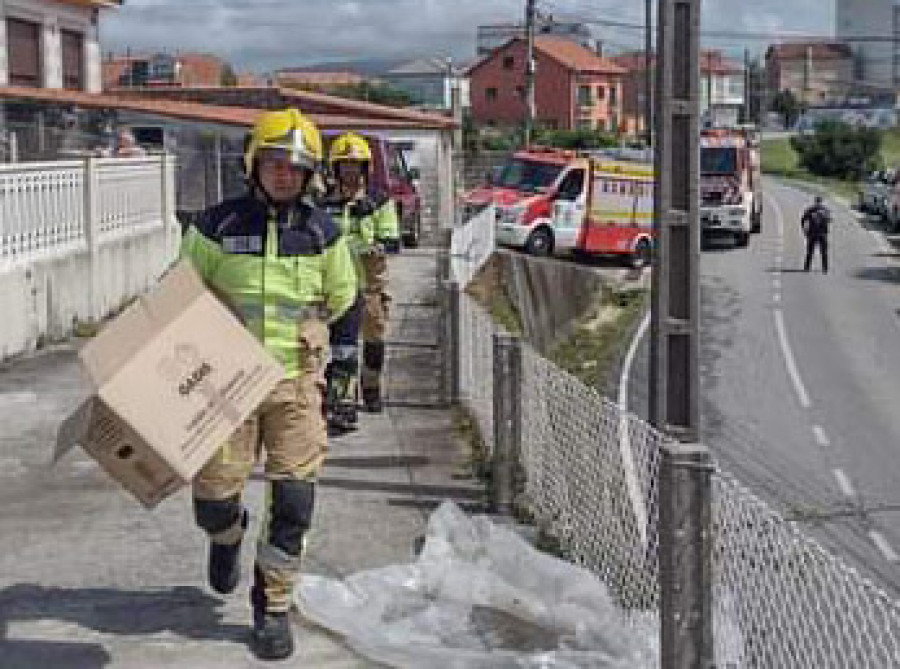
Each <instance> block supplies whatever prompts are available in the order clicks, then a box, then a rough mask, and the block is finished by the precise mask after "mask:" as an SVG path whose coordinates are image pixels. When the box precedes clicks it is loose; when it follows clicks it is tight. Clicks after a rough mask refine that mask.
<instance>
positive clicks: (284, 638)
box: [252, 612, 294, 660]
mask: <svg viewBox="0 0 900 669" xmlns="http://www.w3.org/2000/svg"><path fill="white" fill-rule="evenodd" d="M252 650H253V654H254V655H256V657H258V658H259V659H261V660H283V659H285V658H287V657H290V656H291V655H293V654H294V633H293V631H292V630H291V621H290V619H289V618H288V614H287V612H284V613H269V612H265V613H262V614H261V615H260V616H258V617H257V618H256V620H255V621H254V624H253V638H252Z"/></svg>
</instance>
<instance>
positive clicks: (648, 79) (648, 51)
mask: <svg viewBox="0 0 900 669" xmlns="http://www.w3.org/2000/svg"><path fill="white" fill-rule="evenodd" d="M644 138H645V141H646V142H647V147H648V148H649V147H651V146H653V0H647V5H646V7H645V8H644Z"/></svg>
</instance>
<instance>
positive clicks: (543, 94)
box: [469, 37, 626, 132]
mask: <svg viewBox="0 0 900 669" xmlns="http://www.w3.org/2000/svg"><path fill="white" fill-rule="evenodd" d="M534 57H535V81H534V90H535V107H536V120H537V123H538V125H542V126H544V127H548V128H558V129H575V128H591V129H595V130H603V131H610V132H618V131H619V129H620V123H621V122H622V79H623V76H624V75H625V72H626V71H625V69H624V68H622V67H619V66H618V65H615V64H614V63H612V62H611V61H609V60H608V59H606V58H603V57H601V56H599V55H597V54H596V53H594V52H593V51H591V50H590V49H587V48H585V47H583V46H581V45H580V44H577V43H576V42H573V41H571V40H566V39H562V38H556V37H538V38H536V39H535V42H534ZM525 59H526V44H525V40H523V39H521V38H514V39H511V40H510V41H509V42H507V43H506V44H505V45H503V46H501V47H500V48H498V49H497V50H495V51H494V52H492V53H491V54H490V55H489V56H488V57H487V58H485V59H484V60H482V61H480V62H479V63H477V64H476V65H475V66H473V67H472V69H470V70H469V77H470V81H471V83H470V95H471V104H472V118H473V119H474V120H475V122H476V123H478V124H485V125H495V126H513V125H519V124H521V123H523V122H524V119H525V111H526V108H525V104H526V102H525Z"/></svg>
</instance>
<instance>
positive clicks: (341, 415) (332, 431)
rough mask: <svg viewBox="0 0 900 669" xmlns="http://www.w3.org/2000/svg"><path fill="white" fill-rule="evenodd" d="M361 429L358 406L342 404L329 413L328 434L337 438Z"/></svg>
mask: <svg viewBox="0 0 900 669" xmlns="http://www.w3.org/2000/svg"><path fill="white" fill-rule="evenodd" d="M358 427H359V420H358V417H357V415H356V406H355V405H353V404H350V403H348V402H340V403H338V404H337V405H336V406H334V407H332V409H331V411H330V412H329V413H328V434H329V435H330V436H332V437H337V436H340V435H342V434H347V433H348V432H353V431H354V430H356V429H357V428H358Z"/></svg>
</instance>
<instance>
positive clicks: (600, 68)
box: [515, 37, 625, 74]
mask: <svg viewBox="0 0 900 669" xmlns="http://www.w3.org/2000/svg"><path fill="white" fill-rule="evenodd" d="M515 39H521V38H515ZM534 48H535V49H537V50H538V51H541V52H542V53H544V54H546V55H548V56H550V57H551V58H553V59H554V60H557V61H559V62H560V63H562V64H563V65H565V66H566V67H568V68H569V69H571V70H576V71H577V72H602V73H605V74H624V73H625V70H624V69H623V68H621V67H619V66H618V65H615V64H614V63H613V62H611V61H610V60H609V59H608V58H602V57H600V56H598V55H597V54H596V53H594V52H593V51H591V50H590V49H586V48H585V47H583V46H581V45H580V44H578V43H577V42H573V41H572V40H568V39H564V38H559V37H538V38H536V39H535V40H534Z"/></svg>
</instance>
